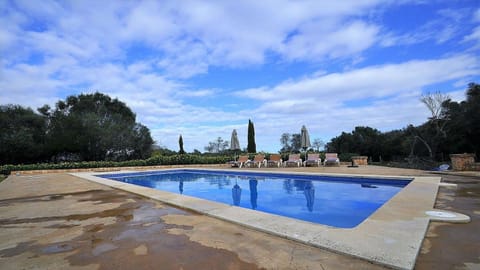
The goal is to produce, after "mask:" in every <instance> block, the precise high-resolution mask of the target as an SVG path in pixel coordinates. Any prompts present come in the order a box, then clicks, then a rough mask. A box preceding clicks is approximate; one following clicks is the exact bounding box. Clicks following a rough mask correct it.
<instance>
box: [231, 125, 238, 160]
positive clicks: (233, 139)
mask: <svg viewBox="0 0 480 270" xmlns="http://www.w3.org/2000/svg"><path fill="white" fill-rule="evenodd" d="M230 150H233V151H235V150H240V143H239V142H238V135H237V130H235V129H234V130H233V131H232V137H231V138H230ZM233 159H234V160H235V153H234V154H233Z"/></svg>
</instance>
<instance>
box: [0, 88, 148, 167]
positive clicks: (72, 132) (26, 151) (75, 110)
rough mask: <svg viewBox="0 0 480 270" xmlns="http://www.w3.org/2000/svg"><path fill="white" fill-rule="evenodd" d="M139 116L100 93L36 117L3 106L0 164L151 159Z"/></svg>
mask: <svg viewBox="0 0 480 270" xmlns="http://www.w3.org/2000/svg"><path fill="white" fill-rule="evenodd" d="M135 117H136V116H135V114H134V113H133V112H132V111H131V110H130V108H128V107H127V106H126V105H125V103H123V102H121V101H119V100H118V99H111V98H110V97H109V96H107V95H104V94H101V93H94V94H82V95H79V96H69V97H68V98H67V99H66V100H64V101H63V100H60V101H58V102H57V103H56V106H55V108H54V109H51V108H50V107H49V106H48V105H45V106H43V107H41V108H39V109H38V113H36V112H34V111H33V110H32V109H30V108H24V107H22V106H20V105H3V106H0V129H1V132H0V145H1V147H0V164H20V163H37V162H61V161H100V160H112V161H123V160H131V159H145V158H149V157H150V155H151V149H152V145H153V139H152V137H151V135H150V131H149V129H148V128H147V127H145V126H144V125H142V124H140V123H136V122H135Z"/></svg>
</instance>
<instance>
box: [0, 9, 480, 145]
mask: <svg viewBox="0 0 480 270" xmlns="http://www.w3.org/2000/svg"><path fill="white" fill-rule="evenodd" d="M479 3H480V2H479V0H457V1H455V0H431V1H421V0H416V1H415V0H412V1H409V0H402V1H398V0H392V1H388V0H378V1H377V0H351V1H350V0H342V1H330V0H329V1H321V0H314V1H283V0H275V1H267V0H266V1H257V0H254V1H248V0H247V1H188V0H183V1H176V0H174V1H167V0H166V1H96V0H94V1H85V0H76V1H49V0H42V1H31V0H25V1H9V0H6V1H0V25H1V27H0V104H8V103H12V104H21V105H24V106H29V107H32V108H34V109H35V108H38V107H40V106H42V105H43V104H49V105H51V106H54V104H55V102H57V101H58V100H60V99H65V98H66V97H67V96H69V95H77V94H80V93H92V92H95V91H99V92H102V93H105V94H108V95H110V96H111V97H117V98H118V99H120V100H122V101H124V102H125V103H127V105H128V106H129V107H130V108H132V110H133V111H134V112H135V113H136V115H137V121H138V122H141V123H143V124H144V125H146V126H148V127H149V128H150V130H151V132H152V135H153V137H154V139H155V140H156V141H157V143H158V144H160V145H162V146H164V147H168V148H170V149H172V150H178V136H179V135H180V134H182V136H183V140H184V144H185V150H187V151H193V150H194V149H198V150H200V151H204V147H205V146H206V145H208V142H209V141H213V140H214V139H215V138H217V137H222V138H223V139H227V140H229V139H230V135H231V132H232V130H233V129H237V131H238V134H239V138H240V144H241V145H242V147H246V144H247V124H248V119H251V120H252V121H253V122H254V124H255V131H256V142H257V150H265V151H271V152H275V151H278V150H279V149H280V142H279V140H280V135H281V134H282V133H285V132H288V133H299V132H300V129H301V126H302V125H306V126H307V128H308V130H309V132H310V135H311V137H312V140H313V139H314V138H318V139H322V140H323V141H325V142H327V141H329V140H330V139H331V138H332V137H335V136H337V135H339V134H340V133H341V132H342V131H346V132H349V131H351V130H352V129H354V127H355V126H359V125H363V126H370V127H373V128H377V129H379V130H381V131H388V130H392V129H398V128H402V127H405V126H406V125H408V124H414V125H418V124H421V123H423V122H424V121H426V119H427V117H428V112H427V110H426V108H425V106H424V105H422V104H421V103H420V101H419V98H420V96H421V95H422V94H425V93H428V92H437V91H440V92H444V93H448V94H449V95H450V96H451V97H452V98H453V99H455V100H461V99H463V98H464V93H465V89H466V87H467V84H468V83H469V82H477V83H479V82H480V52H479V51H480V4H479Z"/></svg>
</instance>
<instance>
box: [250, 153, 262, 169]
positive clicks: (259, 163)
mask: <svg viewBox="0 0 480 270" xmlns="http://www.w3.org/2000/svg"><path fill="white" fill-rule="evenodd" d="M262 164H263V166H264V167H266V166H267V160H266V159H265V155H263V154H258V155H255V157H254V158H253V160H249V161H247V162H245V165H248V166H249V167H251V166H252V165H253V166H258V168H260V167H261V166H262Z"/></svg>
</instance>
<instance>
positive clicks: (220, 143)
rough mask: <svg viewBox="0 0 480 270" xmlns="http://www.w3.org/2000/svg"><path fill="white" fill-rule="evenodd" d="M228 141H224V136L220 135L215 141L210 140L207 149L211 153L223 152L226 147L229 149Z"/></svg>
mask: <svg viewBox="0 0 480 270" xmlns="http://www.w3.org/2000/svg"><path fill="white" fill-rule="evenodd" d="M228 145H229V143H228V141H224V140H223V139H222V137H218V138H217V139H216V140H215V141H212V142H209V143H208V145H207V146H205V151H207V152H209V153H222V152H224V151H225V150H226V149H228Z"/></svg>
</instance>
